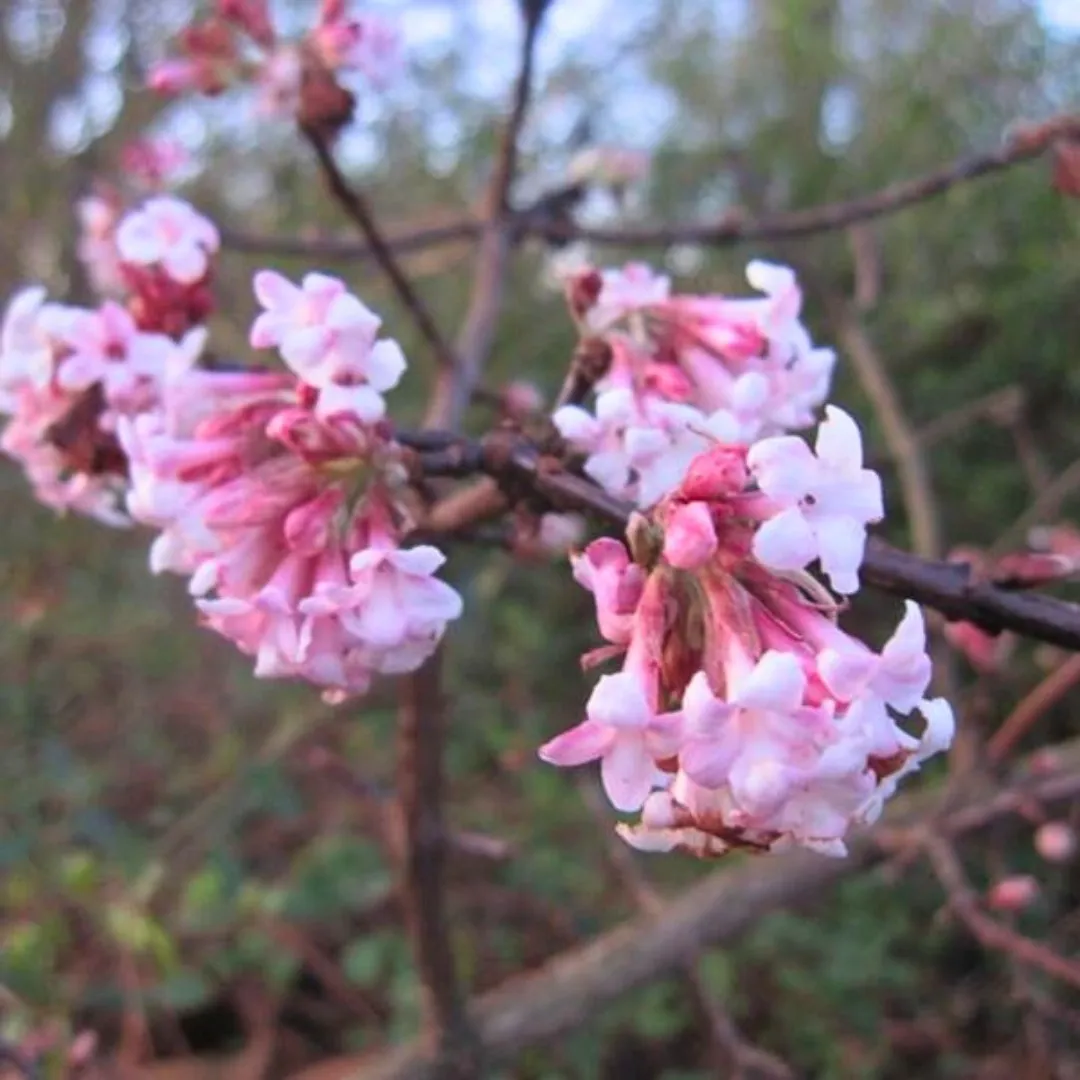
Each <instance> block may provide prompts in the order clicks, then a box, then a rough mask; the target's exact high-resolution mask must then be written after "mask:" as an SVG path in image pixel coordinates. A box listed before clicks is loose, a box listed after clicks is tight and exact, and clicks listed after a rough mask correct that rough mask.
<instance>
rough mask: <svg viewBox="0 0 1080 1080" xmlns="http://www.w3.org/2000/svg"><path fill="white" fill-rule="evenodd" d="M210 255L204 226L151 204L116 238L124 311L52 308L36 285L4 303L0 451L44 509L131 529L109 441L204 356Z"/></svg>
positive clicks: (212, 243)
mask: <svg viewBox="0 0 1080 1080" xmlns="http://www.w3.org/2000/svg"><path fill="white" fill-rule="evenodd" d="M217 248H218V234H217V230H216V229H215V228H214V226H213V225H212V224H211V223H210V222H209V221H208V220H207V219H206V218H204V217H202V216H201V215H200V214H198V213H197V212H196V211H195V210H193V209H192V208H191V207H190V206H188V205H187V204H186V203H183V202H180V201H179V200H177V199H172V198H167V197H159V198H154V199H150V200H148V201H147V202H146V203H145V204H143V205H142V206H140V207H138V208H136V209H135V210H133V211H132V212H131V213H129V214H128V215H127V216H126V217H125V218H124V219H123V220H122V221H121V222H120V223H119V225H118V227H117V229H116V235H115V257H116V274H117V278H118V279H119V281H120V282H121V283H122V285H123V289H124V296H123V303H120V302H118V301H116V300H112V299H110V300H106V301H104V303H102V304H101V305H100V306H99V307H97V308H83V307H73V306H69V305H63V304H56V303H50V302H48V300H47V296H46V291H45V290H44V289H43V288H40V287H30V288H27V289H24V290H23V291H22V292H20V293H19V294H18V295H16V296H15V297H14V299H13V300H12V302H11V304H10V305H9V307H8V310H7V313H6V315H5V318H4V322H3V326H2V327H0V415H6V416H7V417H8V418H9V419H8V422H7V424H6V425H5V427H4V431H3V435H2V436H0V449H2V450H3V452H4V453H5V454H7V455H8V456H9V457H12V458H14V459H15V460H16V461H18V462H19V463H20V464H21V465H22V466H23V469H24V470H25V472H26V474H27V476H28V478H29V480H30V483H31V485H32V486H33V488H34V493H35V494H36V496H37V497H38V499H39V500H40V501H41V502H43V503H44V504H45V505H47V506H50V507H53V508H54V509H56V510H60V511H63V510H69V509H70V510H76V511H79V512H80V513H85V514H89V515H90V516H92V517H95V518H97V519H98V520H99V521H102V522H105V523H107V524H110V525H114V526H123V525H126V524H129V517H128V515H127V513H126V512H125V510H124V507H123V496H124V492H125V490H126V487H127V479H126V472H127V463H126V460H125V458H124V454H123V452H122V449H121V447H120V445H119V443H118V441H117V432H118V429H119V427H120V426H121V424H122V422H123V420H124V418H126V417H131V416H134V415H137V414H139V413H142V412H144V411H146V410H147V409H152V408H154V407H155V406H156V405H157V404H158V402H159V400H160V395H161V393H162V390H163V387H164V384H165V382H166V380H167V379H168V378H171V377H173V376H175V375H177V374H179V373H180V372H182V371H184V370H185V369H187V368H189V367H191V366H192V365H193V364H194V362H195V360H196V359H197V358H198V356H199V354H200V353H201V352H202V349H203V346H204V343H205V330H204V329H203V328H202V327H201V325H200V324H201V323H202V321H203V320H204V319H205V318H206V315H207V314H208V312H209V311H210V308H211V306H212V297H211V293H210V290H209V282H210V277H211V273H212V266H211V259H212V256H213V254H214V252H215V251H216V250H217Z"/></svg>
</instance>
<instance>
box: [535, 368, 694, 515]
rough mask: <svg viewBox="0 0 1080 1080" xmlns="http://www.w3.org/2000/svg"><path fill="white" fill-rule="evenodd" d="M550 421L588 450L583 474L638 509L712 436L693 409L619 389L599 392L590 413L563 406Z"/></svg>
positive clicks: (660, 493)
mask: <svg viewBox="0 0 1080 1080" xmlns="http://www.w3.org/2000/svg"><path fill="white" fill-rule="evenodd" d="M552 420H553V421H554V423H555V426H556V427H557V428H558V429H559V432H560V434H561V435H562V436H563V437H564V438H565V439H566V440H567V441H568V442H569V443H570V444H571V445H572V446H574V447H575V448H576V449H579V450H583V451H585V452H586V453H587V454H588V457H587V459H586V461H585V472H586V474H587V475H589V476H590V477H592V479H593V480H595V481H596V482H597V483H598V484H600V486H601V487H603V488H604V489H605V490H607V491H609V492H611V494H613V495H618V496H621V497H625V498H631V499H633V500H634V501H635V502H636V503H637V504H638V506H640V507H642V508H647V507H650V506H653V505H655V504H656V503H657V502H659V501H660V499H662V498H663V497H664V496H665V495H667V494H669V493H670V492H672V491H674V490H675V488H676V487H678V485H679V483H680V482H681V480H682V479H683V477H684V476H685V475H686V471H687V469H688V468H689V467H690V464H691V462H693V460H694V459H695V458H696V457H697V456H698V455H699V454H701V453H702V452H703V451H705V450H706V449H708V447H709V445H710V441H711V438H712V435H711V432H710V418H708V417H706V416H704V415H702V414H701V413H700V412H698V410H697V409H693V408H691V407H690V406H687V405H678V404H674V403H671V402H667V401H664V400H662V399H661V398H658V397H656V396H653V395H636V394H635V393H634V392H633V391H632V390H629V389H624V388H617V389H611V390H605V391H604V392H603V393H601V394H599V395H598V396H597V399H596V414H595V416H594V415H592V414H591V413H589V412H588V411H587V410H586V409H583V408H581V407H580V406H577V405H566V406H563V407H562V408H561V409H559V410H557V411H556V413H555V414H554V416H553V417H552Z"/></svg>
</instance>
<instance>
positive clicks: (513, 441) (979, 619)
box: [397, 431, 1080, 650]
mask: <svg viewBox="0 0 1080 1080" xmlns="http://www.w3.org/2000/svg"><path fill="white" fill-rule="evenodd" d="M432 437H437V438H440V439H442V440H443V442H442V443H441V444H440V445H441V449H439V450H435V451H430V452H429V453H427V454H425V453H424V447H426V446H428V445H430V443H429V442H423V441H421V443H420V446H421V452H419V453H418V455H417V459H418V462H419V466H420V468H421V469H422V470H425V471H427V472H428V473H429V474H430V475H451V476H468V475H471V474H474V473H487V474H488V475H489V476H491V477H493V478H494V479H495V480H496V481H497V482H498V483H499V484H500V485H501V486H502V487H503V489H504V491H506V492H508V493H510V495H511V496H514V497H521V496H522V495H527V496H528V497H529V498H531V499H533V500H535V501H537V502H539V503H540V504H542V505H543V506H544V508H547V509H555V510H581V511H588V512H591V513H592V514H594V515H595V516H596V517H598V518H599V519H601V520H602V521H604V522H605V523H607V524H608V525H611V526H615V527H616V528H619V529H622V528H623V527H625V525H626V522H627V519H628V517H629V515H630V511H631V509H632V507H631V506H630V505H629V504H628V503H625V502H623V501H622V500H621V499H616V498H614V497H613V496H611V495H609V494H607V492H605V491H603V490H601V489H600V488H599V487H597V486H596V485H595V484H593V483H592V482H591V481H589V480H586V479H584V478H582V477H580V476H576V475H574V474H573V473H570V472H567V471H566V469H565V467H564V466H563V465H562V463H561V462H559V461H558V459H556V458H554V457H545V456H544V455H542V454H541V453H540V451H539V449H538V448H537V447H536V446H535V445H534V444H532V443H530V442H529V441H528V440H526V439H524V438H522V437H520V436H516V435H514V434H513V433H507V432H496V433H495V434H494V435H492V436H489V437H488V438H487V439H485V440H484V441H483V442H477V441H475V440H470V439H456V440H455V439H454V437H453V436H451V435H446V434H445V433H434V432H429V433H427V438H428V439H430V438H432ZM397 438H398V439H399V440H400V441H401V442H402V443H404V444H405V445H406V446H408V445H412V444H413V443H414V441H415V437H414V436H412V435H410V434H409V433H408V432H401V431H399V432H398V433H397ZM484 494H485V497H484V498H483V499H478V500H477V503H478V505H479V507H480V510H481V511H482V512H483V513H484V514H486V515H490V514H491V513H495V512H498V510H499V509H501V508H505V506H506V501H505V500H503V501H502V502H501V504H500V501H499V500H497V499H496V498H495V497H494V495H495V493H494V491H493V490H492V489H491V488H490V486H489V487H488V488H487V489H485V493H484ZM454 524H455V527H456V528H462V527H464V526H466V525H467V524H469V522H468V521H467V520H464V519H463V518H462V517H460V516H459V517H456V518H455V519H454ZM861 576H862V579H863V581H864V582H865V583H866V584H867V585H869V586H871V587H872V588H875V589H880V590H882V591H883V592H887V593H891V594H892V595H894V596H899V597H903V598H905V599H911V600H915V601H917V602H918V603H920V604H925V605H926V606H927V607H930V608H933V609H934V610H936V611H939V612H941V614H943V615H944V616H945V617H946V618H947V619H954V620H964V621H966V622H972V623H975V624H976V625H977V626H981V627H982V628H983V629H984V630H988V631H990V632H991V633H998V632H1000V631H1002V630H1013V631H1015V632H1016V633H1018V634H1023V635H1024V636H1025V637H1030V638H1034V639H1035V640H1037V641H1046V642H1049V643H1050V644H1052V645H1060V646H1062V647H1063V648H1066V649H1073V650H1080V605H1077V604H1072V603H1068V602H1067V601H1064V600H1058V599H1055V598H1052V597H1048V596H1040V595H1035V594H1031V593H1021V592H1011V591H1009V590H1006V589H1004V588H1002V587H1000V586H997V585H994V584H992V583H990V582H987V581H981V580H979V579H978V577H977V575H974V574H973V573H972V571H971V568H970V567H969V566H967V565H965V564H962V563H946V562H938V561H935V560H932V559H923V558H921V557H920V556H918V555H911V554H909V553H907V552H903V551H898V550H897V549H896V548H893V547H891V546H890V545H888V544H886V543H885V542H884V541H883V540H880V539H878V538H877V537H871V538H870V540H869V542H868V544H867V550H866V558H865V559H864V561H863V565H862V571H861Z"/></svg>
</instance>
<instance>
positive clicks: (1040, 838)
mask: <svg viewBox="0 0 1080 1080" xmlns="http://www.w3.org/2000/svg"><path fill="white" fill-rule="evenodd" d="M1035 850H1036V851H1037V852H1038V853H1039V854H1040V855H1041V856H1042V857H1043V858H1044V859H1046V861H1047V862H1054V863H1063V862H1068V861H1069V859H1071V858H1072V857H1073V855H1075V854H1076V833H1075V832H1074V831H1073V829H1072V827H1071V826H1070V825H1068V824H1067V823H1066V822H1064V821H1047V822H1045V823H1044V824H1042V825H1040V826H1039V827H1038V829H1036V830H1035Z"/></svg>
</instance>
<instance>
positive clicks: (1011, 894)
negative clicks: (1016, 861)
mask: <svg viewBox="0 0 1080 1080" xmlns="http://www.w3.org/2000/svg"><path fill="white" fill-rule="evenodd" d="M1038 895H1039V883H1038V882H1037V881H1036V880H1035V879H1034V878H1033V877H1032V876H1031V875H1030V874H1013V875H1011V876H1010V877H1006V878H1001V880H1000V881H996V882H994V884H993V885H991V886H990V889H989V890H988V892H987V894H986V903H987V906H988V907H989V908H990V909H991V910H992V911H1009V912H1018V911H1024V910H1026V909H1027V908H1029V907H1031V905H1032V904H1033V903H1035V900H1036V899H1037V898H1038Z"/></svg>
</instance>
